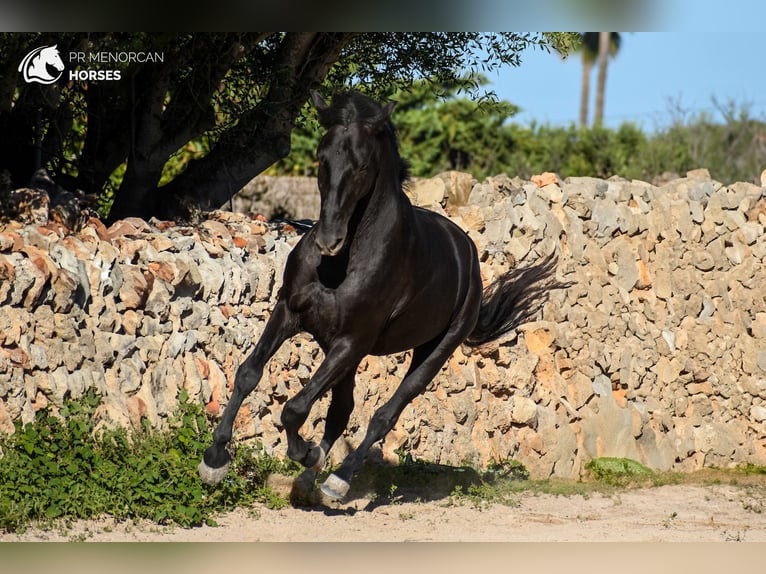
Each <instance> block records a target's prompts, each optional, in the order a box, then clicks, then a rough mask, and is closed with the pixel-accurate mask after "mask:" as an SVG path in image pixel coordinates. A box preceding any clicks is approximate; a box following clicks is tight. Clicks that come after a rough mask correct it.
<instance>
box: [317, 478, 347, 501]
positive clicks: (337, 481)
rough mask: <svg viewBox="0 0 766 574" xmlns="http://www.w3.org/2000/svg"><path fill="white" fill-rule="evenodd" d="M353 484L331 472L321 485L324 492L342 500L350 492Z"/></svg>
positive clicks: (334, 498)
mask: <svg viewBox="0 0 766 574" xmlns="http://www.w3.org/2000/svg"><path fill="white" fill-rule="evenodd" d="M349 488H351V485H350V484H349V483H348V482H346V481H345V480H343V479H342V478H340V477H338V476H336V475H334V474H331V475H330V476H328V477H327V479H326V480H325V481H324V483H323V484H322V486H321V490H322V493H323V494H324V495H325V496H328V497H329V498H332V499H333V500H341V499H342V498H343V497H344V496H346V495H347V494H348V489H349Z"/></svg>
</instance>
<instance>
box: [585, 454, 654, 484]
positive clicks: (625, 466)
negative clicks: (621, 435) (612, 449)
mask: <svg viewBox="0 0 766 574" xmlns="http://www.w3.org/2000/svg"><path fill="white" fill-rule="evenodd" d="M585 468H586V470H588V471H589V472H590V473H591V475H592V476H593V478H595V479H596V480H597V481H600V482H604V483H606V484H610V485H612V486H630V485H631V484H634V483H636V482H639V483H640V482H647V481H648V480H651V479H652V478H653V477H654V476H655V473H654V471H653V470H652V469H651V468H649V467H648V466H644V465H643V464H641V463H640V462H637V461H635V460H632V459H629V458H614V457H601V458H594V459H593V460H591V461H590V462H588V463H587V464H586V465H585Z"/></svg>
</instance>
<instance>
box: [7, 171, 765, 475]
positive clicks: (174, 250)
mask: <svg viewBox="0 0 766 574" xmlns="http://www.w3.org/2000/svg"><path fill="white" fill-rule="evenodd" d="M304 185H305V184H304ZM410 194H411V197H412V198H413V200H414V201H416V202H417V203H419V204H422V205H425V206H426V207H429V208H431V209H435V210H437V211H440V212H443V213H445V214H446V215H448V216H449V217H451V218H452V219H453V220H454V221H456V222H457V223H458V224H459V225H461V226H462V227H463V228H464V229H466V230H467V232H468V234H469V235H470V236H471V237H472V238H473V240H474V241H475V242H476V244H477V246H478V248H479V252H480V257H481V260H482V272H483V276H484V278H485V280H486V281H491V280H492V279H493V278H494V277H495V276H497V275H498V274H500V273H502V272H503V271H505V270H507V269H509V268H510V267H511V266H514V265H518V264H526V263H528V262H533V261H534V260H536V259H537V258H538V257H540V256H542V255H545V254H547V253H549V252H550V251H552V250H553V249H557V250H558V251H559V252H560V264H559V270H558V278H559V279H560V280H562V281H569V282H571V284H572V285H571V286H570V287H569V288H568V289H566V290H560V291H555V292H553V293H551V294H550V298H549V300H548V301H547V303H546V304H545V306H544V308H543V311H542V313H541V315H540V317H539V318H538V320H536V321H534V322H531V323H527V324H525V325H523V326H522V327H521V328H520V329H519V330H518V332H517V333H515V334H512V335H511V336H509V337H507V338H505V339H503V340H501V341H498V342H496V343H494V344H491V345H488V346H487V347H485V348H483V349H481V350H478V351H473V352H472V353H469V351H468V350H467V349H459V350H458V351H457V352H456V353H455V354H454V356H453V357H452V358H450V360H449V361H448V363H447V364H446V365H445V367H444V368H443V369H442V371H441V372H440V373H439V375H438V376H437V377H436V378H435V380H434V381H433V383H432V384H431V385H430V387H429V389H428V391H427V392H426V393H425V394H423V395H422V396H420V397H418V398H417V399H416V400H415V401H414V402H413V403H412V404H411V405H410V406H408V407H407V408H406V409H405V411H404V413H403V414H402V416H401V418H400V420H399V422H398V423H397V425H396V427H395V428H394V430H393V431H392V432H391V433H390V435H389V436H388V438H387V439H386V441H385V442H384V444H383V445H382V446H381V449H380V450H379V451H377V452H376V453H375V456H378V457H383V458H386V459H396V456H397V455H396V453H395V452H394V451H396V450H397V449H404V450H405V451H408V452H410V453H412V455H413V456H414V457H415V458H424V459H429V460H434V461H438V462H442V463H448V464H458V463H463V462H469V463H472V464H477V465H485V464H487V463H488V462H490V461H492V460H500V459H503V458H515V459H517V460H520V461H521V462H523V463H524V464H525V465H527V467H528V468H529V469H530V471H531V473H532V475H533V476H535V477H548V476H561V477H577V476H579V475H580V473H581V471H582V468H583V465H584V464H585V463H586V462H587V461H588V460H590V459H591V458H593V457H596V456H625V457H630V458H633V459H636V460H640V461H642V462H644V463H646V464H648V465H649V466H651V467H653V468H655V469H662V470H664V469H676V470H694V469H699V468H701V467H703V466H728V465H733V464H738V463H743V462H752V463H758V464H766V271H765V270H764V263H766V236H765V235H764V226H765V225H766V198H764V195H763V190H762V188H761V187H758V186H755V185H751V184H747V183H735V184H733V185H723V184H721V183H719V182H716V181H714V180H712V179H711V178H710V176H709V175H708V174H707V172H706V171H704V170H698V171H695V172H691V173H689V174H688V176H687V177H684V178H679V179H676V180H674V181H671V182H668V183H666V184H665V185H662V186H661V187H656V186H653V185H651V184H649V183H645V182H641V181H626V180H623V179H619V178H612V179H610V180H599V179H592V178H569V179H567V180H566V181H560V180H558V178H556V177H555V176H549V177H547V178H542V179H536V182H529V181H522V180H520V179H517V178H513V179H512V178H509V177H507V176H504V175H501V176H497V177H493V178H489V179H487V180H485V181H483V182H476V181H474V180H473V179H472V178H471V176H470V175H467V174H459V173H454V172H452V173H447V174H442V175H441V176H439V177H437V178H433V179H429V180H422V181H419V182H415V183H414V184H413V185H412V186H411V188H410ZM240 209H242V210H243V211H250V210H251V208H250V207H248V206H244V207H240ZM301 216H302V217H316V214H315V213H310V212H307V213H302V214H301ZM299 239H300V237H299V236H298V235H296V234H295V233H294V232H293V231H291V230H290V228H289V227H285V226H272V225H269V224H266V223H264V222H263V221H259V220H258V219H256V218H253V217H252V216H250V215H245V214H236V213H229V212H223V211H222V212H216V213H213V214H211V216H210V217H209V219H208V220H206V221H205V222H203V223H202V224H200V225H198V226H194V227H181V226H174V225H173V224H170V223H167V222H159V221H151V222H145V221H142V220H139V219H127V220H123V221H119V222H117V223H115V224H114V225H112V226H111V227H109V228H106V227H104V226H103V225H102V224H101V223H100V222H98V221H97V220H95V219H92V220H90V221H89V222H88V223H87V224H86V225H85V226H84V227H83V228H82V229H81V230H80V231H79V232H77V233H69V232H67V231H66V229H64V228H63V227H61V226H60V225H57V224H54V223H46V222H44V221H38V222H37V223H32V224H20V223H10V224H5V225H4V226H2V227H0V428H2V430H4V431H9V432H10V431H12V430H13V424H12V423H13V421H14V420H17V419H20V420H22V421H28V420H31V419H32V417H33V416H34V413H35V411H36V410H39V409H40V408H42V407H44V406H46V405H49V406H51V407H52V408H53V409H54V410H56V409H57V408H58V407H60V406H61V405H62V401H63V400H64V398H65V397H66V396H72V397H77V396H79V395H81V394H82V393H83V392H84V391H85V390H86V389H87V388H89V387H94V388H96V389H97V391H98V392H99V393H100V394H101V395H102V396H103V403H102V407H101V410H100V412H99V414H98V416H99V419H100V420H101V421H102V424H104V425H114V424H117V425H125V426H130V425H134V424H138V422H139V421H140V419H141V418H146V419H147V420H148V421H149V423H150V424H151V425H152V426H154V427H157V428H162V427H164V426H166V425H167V424H168V417H169V416H170V414H171V413H172V412H173V410H174V408H175V405H176V404H177V401H178V396H179V392H180V390H181V389H186V391H187V392H188V393H189V395H190V396H191V397H192V398H193V400H197V401H201V402H202V403H203V404H204V405H205V408H206V409H207V411H208V412H209V413H210V414H211V415H213V416H217V415H219V414H220V413H221V410H222V408H223V407H224V406H225V404H226V402H227V400H228V397H229V396H230V394H231V389H232V385H233V382H234V376H235V373H236V369H237V367H238V365H239V364H240V363H241V362H242V360H243V359H244V357H245V356H246V355H247V354H248V353H249V352H250V351H251V350H252V347H253V344H254V341H255V340H256V339H257V337H258V335H259V334H260V333H261V331H262V330H263V326H264V321H265V320H266V318H267V317H268V315H269V311H270V309H271V306H272V304H273V301H274V300H275V297H276V294H277V291H278V289H279V287H280V285H281V271H282V269H283V267H284V263H285V260H286V258H287V255H288V254H289V252H290V250H291V248H292V247H293V246H294V245H295V243H296V242H297V241H298V240H299ZM321 359H322V353H321V351H320V350H319V349H318V347H317V346H316V345H315V344H314V343H313V341H312V340H311V339H310V338H309V337H308V336H298V337H295V338H293V339H292V340H291V341H289V342H288V343H285V344H284V345H283V346H282V348H281V349H280V350H279V351H278V352H277V354H276V355H275V357H274V359H273V360H272V361H271V363H270V364H269V366H268V368H267V372H266V374H265V375H264V377H263V380H262V381H261V383H260V385H259V387H258V388H257V390H256V391H255V392H254V393H253V395H252V396H251V397H250V398H248V400H247V401H246V402H245V404H244V406H243V408H242V410H241V412H240V415H239V417H238V418H237V421H236V424H235V433H236V435H235V436H236V437H237V439H238V440H259V441H261V442H262V443H263V444H264V445H265V446H266V447H267V448H269V449H272V450H273V451H274V452H276V453H277V454H284V452H285V443H284V436H283V434H282V433H281V427H280V425H279V417H280V413H281V409H282V405H283V404H284V402H285V401H286V400H287V399H288V398H289V397H291V396H292V395H294V394H295V393H296V392H297V391H298V390H299V389H300V387H301V385H302V384H303V383H305V382H306V381H307V380H308V379H309V378H310V376H311V373H312V372H313V370H314V369H315V368H316V366H317V365H318V364H319V362H320V361H321ZM407 362H408V355H407V354H406V353H402V354H399V355H395V356H391V357H369V358H367V359H365V360H364V361H363V362H362V364H361V365H360V368H359V373H358V376H357V387H356V392H355V402H356V405H357V406H356V409H355V411H354V414H353V415H352V419H351V422H350V424H349V429H348V431H347V433H346V434H345V435H344V437H343V439H342V440H341V441H339V444H338V445H337V446H336V449H335V450H334V456H335V458H336V459H337V458H338V457H339V456H342V454H343V453H344V451H345V450H346V449H347V448H349V446H353V445H355V444H357V443H358V442H359V441H360V440H361V438H362V435H363V433H364V430H365V428H366V425H367V421H368V420H369V417H370V415H371V413H372V411H373V410H374V409H375V408H376V407H378V406H380V405H381V404H382V403H383V402H385V400H386V399H387V397H388V396H390V394H391V392H392V391H393V389H394V388H395V386H396V385H397V383H398V382H399V380H400V379H401V377H402V376H403V374H404V372H405V371H406V368H407ZM325 409H326V400H323V401H322V402H321V403H320V404H318V405H317V407H316V408H315V409H314V410H313V411H312V415H311V416H310V418H309V420H308V422H307V423H306V425H305V427H304V434H305V435H307V436H312V435H313V436H319V435H320V434H321V430H322V415H323V413H324V410H325Z"/></svg>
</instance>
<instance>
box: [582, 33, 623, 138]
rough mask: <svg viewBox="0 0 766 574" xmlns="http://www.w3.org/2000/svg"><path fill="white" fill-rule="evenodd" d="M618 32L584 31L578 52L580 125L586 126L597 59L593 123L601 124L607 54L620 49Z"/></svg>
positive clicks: (612, 53) (612, 54)
mask: <svg viewBox="0 0 766 574" xmlns="http://www.w3.org/2000/svg"><path fill="white" fill-rule="evenodd" d="M620 40H621V38H620V34H619V32H584V33H583V34H582V44H581V45H580V52H581V54H582V64H583V66H582V85H581V91H580V127H581V128H585V127H587V126H588V107H589V102H590V76H591V71H592V70H593V64H594V63H596V61H598V83H597V85H596V109H595V116H594V120H593V125H594V126H598V125H601V122H602V121H603V118H604V94H605V92H606V71H607V62H608V59H609V56H612V57H614V56H615V55H616V54H617V52H618V50H619V49H620Z"/></svg>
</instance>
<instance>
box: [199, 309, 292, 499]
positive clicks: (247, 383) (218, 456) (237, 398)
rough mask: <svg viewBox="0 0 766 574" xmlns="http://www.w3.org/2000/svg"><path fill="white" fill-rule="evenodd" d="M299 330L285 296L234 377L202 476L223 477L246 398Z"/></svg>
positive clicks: (206, 478)
mask: <svg viewBox="0 0 766 574" xmlns="http://www.w3.org/2000/svg"><path fill="white" fill-rule="evenodd" d="M296 332H297V328H296V322H295V321H294V320H293V318H292V315H291V313H290V312H289V311H288V310H287V306H286V305H285V303H284V302H283V301H282V300H279V301H277V305H276V306H275V307H274V311H273V312H272V314H271V317H270V318H269V320H268V322H267V323H266V327H264V329H263V333H262V334H261V338H260V339H259V340H258V343H257V344H256V346H255V349H254V350H253V352H252V353H251V354H250V356H249V357H248V358H247V359H245V362H243V363H242V364H241V365H240V367H239V369H238V370H237V376H236V378H235V379H234V391H233V392H232V394H231V398H230V399H229V402H228V404H227V405H226V409H225V410H224V412H223V416H222V417H221V421H220V423H218V426H217V427H216V429H215V430H214V431H213V445H212V446H210V448H208V449H207V450H206V451H205V454H204V456H203V459H202V462H200V464H199V467H198V470H199V475H200V478H201V479H202V481H203V482H205V483H207V484H216V483H218V482H220V481H221V480H223V477H224V476H226V471H227V470H228V468H229V463H230V462H231V456H230V455H229V453H228V452H227V451H226V445H227V444H228V442H229V441H230V440H231V433H232V426H233V425H234V419H235V418H236V417H237V413H238V412H239V408H240V407H241V406H242V401H244V400H245V398H247V396H248V395H249V394H250V393H251V392H252V391H253V389H255V388H256V387H257V386H258V382H259V381H260V380H261V376H262V375H263V368H264V367H265V366H266V362H267V361H268V360H269V359H270V358H271V356H272V355H273V354H274V353H275V352H276V350H277V349H278V348H279V347H280V345H281V344H282V343H283V342H284V341H285V339H287V338H289V337H291V336H293V335H294V334H295V333H296Z"/></svg>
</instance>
